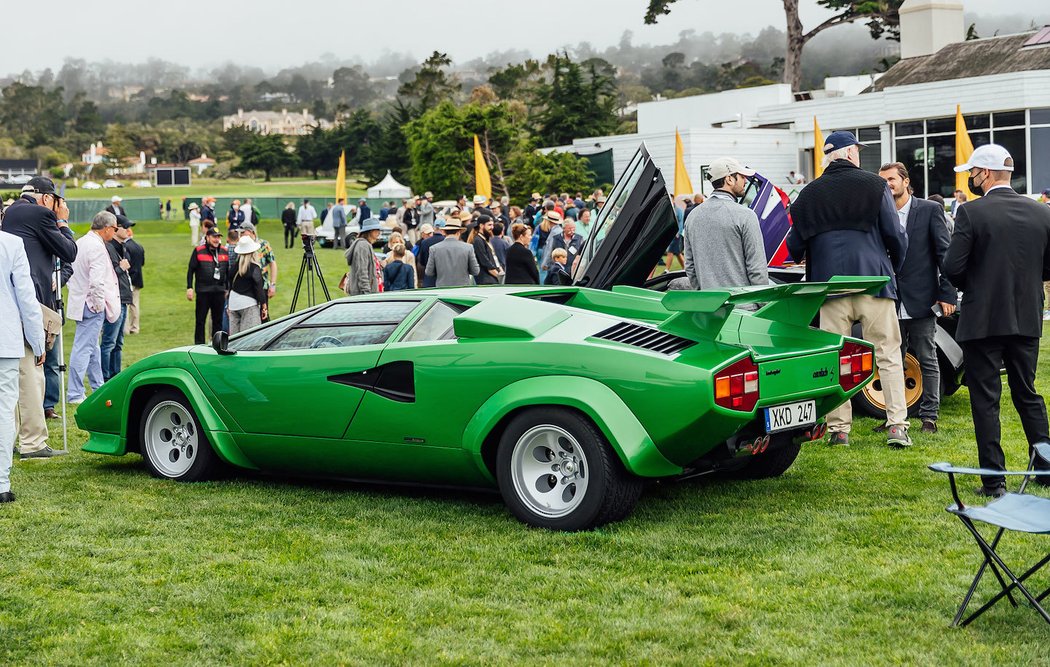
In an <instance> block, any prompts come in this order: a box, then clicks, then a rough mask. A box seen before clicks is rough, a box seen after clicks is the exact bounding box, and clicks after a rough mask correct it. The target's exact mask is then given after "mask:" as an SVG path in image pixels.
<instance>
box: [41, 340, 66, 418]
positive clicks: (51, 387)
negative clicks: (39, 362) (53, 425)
mask: <svg viewBox="0 0 1050 667" xmlns="http://www.w3.org/2000/svg"><path fill="white" fill-rule="evenodd" d="M61 382H62V378H61V377H60V376H59V374H58V340H56V341H55V344H54V345H53V346H51V349H50V350H48V351H47V356H45V357H44V409H45V410H47V409H49V408H51V409H54V407H55V406H56V405H58V401H59V400H60V399H61V398H62V396H61V392H62V387H61Z"/></svg>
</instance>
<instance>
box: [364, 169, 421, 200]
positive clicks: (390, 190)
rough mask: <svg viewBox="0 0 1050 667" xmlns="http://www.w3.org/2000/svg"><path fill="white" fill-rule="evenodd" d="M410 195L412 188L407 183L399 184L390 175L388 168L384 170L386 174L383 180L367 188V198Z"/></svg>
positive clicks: (395, 197)
mask: <svg viewBox="0 0 1050 667" xmlns="http://www.w3.org/2000/svg"><path fill="white" fill-rule="evenodd" d="M411 196H412V189H411V188H409V187H408V186H407V185H401V184H400V183H398V182H397V180H396V179H395V178H394V177H393V176H391V175H390V170H389V169H388V170H387V172H386V176H385V177H384V178H383V180H381V181H379V182H378V183H376V184H375V185H373V186H372V187H370V188H368V198H369V199H385V198H394V199H397V198H405V197H411Z"/></svg>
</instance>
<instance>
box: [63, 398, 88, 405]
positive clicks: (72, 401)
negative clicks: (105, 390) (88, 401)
mask: <svg viewBox="0 0 1050 667" xmlns="http://www.w3.org/2000/svg"><path fill="white" fill-rule="evenodd" d="M85 398H87V396H84V397H82V398H67V399H66V403H69V404H70V405H80V404H81V403H83V402H84V399H85Z"/></svg>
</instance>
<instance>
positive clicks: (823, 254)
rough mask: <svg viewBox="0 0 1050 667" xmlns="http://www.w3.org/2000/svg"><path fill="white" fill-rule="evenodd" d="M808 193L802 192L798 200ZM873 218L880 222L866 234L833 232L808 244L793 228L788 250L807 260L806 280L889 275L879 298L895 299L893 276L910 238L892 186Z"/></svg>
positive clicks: (822, 280) (797, 259)
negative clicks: (905, 233)
mask: <svg viewBox="0 0 1050 667" xmlns="http://www.w3.org/2000/svg"><path fill="white" fill-rule="evenodd" d="M857 171H858V172H859V173H866V172H861V171H860V170H859V169H858V170H857ZM876 178H877V177H876ZM805 192H806V191H805V189H803V190H802V193H800V194H799V197H801V196H802V195H803V194H804V193H805ZM872 215H873V216H875V215H877V220H876V222H875V224H874V225H872V227H871V228H870V229H868V230H867V231H860V230H858V229H830V230H828V231H825V232H822V233H819V234H817V235H816V236H813V237H812V238H810V239H809V240H808V241H806V240H803V239H802V238H801V236H800V235H799V234H797V233H796V230H795V228H794V227H792V228H791V230H790V231H789V232H788V236H787V245H788V251H789V252H791V257H792V258H794V260H795V261H796V262H801V261H802V260H806V279H807V280H810V281H812V282H824V281H826V280H828V279H829V278H831V277H832V276H889V277H890V281H889V282H888V283H886V286H885V287H883V288H882V290H881V291H880V292H879V293H878V294H876V296H879V297H884V298H887V299H896V298H897V284H896V280H895V279H894V277H895V275H896V273H897V272H898V271H900V270H901V267H902V266H903V264H904V257H905V254H906V253H907V250H908V239H907V238H906V237H905V236H904V233H903V232H902V231H901V228H900V217H899V216H898V215H897V207H896V206H894V204H893V197H892V196H891V195H890V190H889V187H887V188H886V190H885V193H884V196H883V198H882V201H881V203H880V205H879V210H878V211H877V212H876V211H872Z"/></svg>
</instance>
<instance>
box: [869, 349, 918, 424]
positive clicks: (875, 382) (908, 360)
mask: <svg viewBox="0 0 1050 667" xmlns="http://www.w3.org/2000/svg"><path fill="white" fill-rule="evenodd" d="M904 381H905V384H906V385H907V386H906V389H905V393H906V394H910V396H909V398H908V417H909V418H913V417H916V416H917V415H918V414H919V403H921V402H922V401H921V399H922V371H921V370H919V360H918V359H917V358H916V357H915V356H914V355H913V354H912V353H911V352H909V353H908V354H907V355H906V356H905V358H904ZM853 407H854V409H856V410H858V411H860V412H861V413H863V414H866V415H868V416H869V417H875V418H876V419H886V408H884V407H883V404H882V385H881V384H880V383H879V372H878V370H877V369H876V371H875V377H873V378H872V379H871V382H869V383H868V384H866V385H865V386H864V388H863V389H861V390H860V391H859V392H857V394H856V395H855V396H854V397H853Z"/></svg>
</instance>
